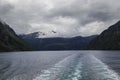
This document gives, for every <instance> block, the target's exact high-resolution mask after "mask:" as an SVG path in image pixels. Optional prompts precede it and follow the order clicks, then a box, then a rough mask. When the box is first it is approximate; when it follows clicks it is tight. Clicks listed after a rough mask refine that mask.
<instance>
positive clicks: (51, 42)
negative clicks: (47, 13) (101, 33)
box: [20, 32, 96, 50]
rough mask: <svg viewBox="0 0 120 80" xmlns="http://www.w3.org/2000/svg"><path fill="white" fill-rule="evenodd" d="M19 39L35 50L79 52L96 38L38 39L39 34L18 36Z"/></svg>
mask: <svg viewBox="0 0 120 80" xmlns="http://www.w3.org/2000/svg"><path fill="white" fill-rule="evenodd" d="M20 36H21V38H23V39H24V40H26V41H27V42H28V43H29V44H31V45H32V46H33V47H34V48H35V50H81V49H85V47H86V46H87V45H88V43H89V42H90V41H91V40H92V39H93V38H95V37H96V36H90V37H81V36H78V37H73V38H61V37H54V38H38V37H39V32H35V33H31V34H28V35H20Z"/></svg>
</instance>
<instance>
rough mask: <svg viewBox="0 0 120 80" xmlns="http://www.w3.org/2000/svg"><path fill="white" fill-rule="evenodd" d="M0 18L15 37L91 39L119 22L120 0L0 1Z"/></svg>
mask: <svg viewBox="0 0 120 80" xmlns="http://www.w3.org/2000/svg"><path fill="white" fill-rule="evenodd" d="M0 19H1V20H3V21H5V22H6V23H8V24H9V25H10V26H11V27H12V28H13V29H14V30H15V31H16V32H17V33H18V34H21V33H31V32H36V31H41V32H45V33H48V34H49V36H51V33H50V32H51V31H52V30H53V31H56V32H57V33H56V34H55V35H54V36H62V37H71V36H79V35H81V36H90V35H95V34H99V33H101V32H102V31H103V30H105V29H106V28H108V27H109V26H110V25H111V24H114V23H115V22H117V21H118V20H120V0H0Z"/></svg>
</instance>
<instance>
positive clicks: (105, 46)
mask: <svg viewBox="0 0 120 80" xmlns="http://www.w3.org/2000/svg"><path fill="white" fill-rule="evenodd" d="M88 49H93V50H94V49H95V50H120V21H119V22H117V23H116V24H114V25H112V26H110V27H109V28H108V29H107V30H105V31H103V32H102V33H101V34H100V35H99V36H98V37H96V38H95V39H94V40H92V41H91V42H90V44H89V45H88Z"/></svg>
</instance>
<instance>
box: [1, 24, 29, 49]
mask: <svg viewBox="0 0 120 80" xmlns="http://www.w3.org/2000/svg"><path fill="white" fill-rule="evenodd" d="M21 50H22V51H25V50H31V48H30V47H29V46H28V44H26V43H25V42H24V41H23V40H22V39H20V38H19V37H18V36H17V35H16V33H15V32H14V31H13V29H11V28H10V27H9V25H7V24H6V23H3V22H0V51H21Z"/></svg>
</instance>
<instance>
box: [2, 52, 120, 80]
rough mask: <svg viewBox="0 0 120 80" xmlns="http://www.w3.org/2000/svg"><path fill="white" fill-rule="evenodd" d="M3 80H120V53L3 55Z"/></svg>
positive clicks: (28, 53) (13, 53) (12, 53)
mask: <svg viewBox="0 0 120 80" xmlns="http://www.w3.org/2000/svg"><path fill="white" fill-rule="evenodd" d="M0 80H120V51H39V52H11V53H0Z"/></svg>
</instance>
